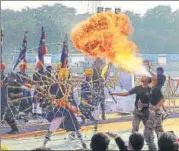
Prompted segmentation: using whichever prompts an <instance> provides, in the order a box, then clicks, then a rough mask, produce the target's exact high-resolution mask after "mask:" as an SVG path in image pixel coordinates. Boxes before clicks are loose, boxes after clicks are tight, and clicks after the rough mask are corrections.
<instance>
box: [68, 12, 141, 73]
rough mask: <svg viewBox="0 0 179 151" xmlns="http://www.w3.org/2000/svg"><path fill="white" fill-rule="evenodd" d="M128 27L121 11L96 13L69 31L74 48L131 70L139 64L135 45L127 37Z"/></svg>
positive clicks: (127, 22) (129, 32)
mask: <svg viewBox="0 0 179 151" xmlns="http://www.w3.org/2000/svg"><path fill="white" fill-rule="evenodd" d="M131 31H132V26H131V24H130V20H129V18H128V16H127V15H125V14H122V13H120V14H114V13H112V12H105V13H99V14H95V15H93V16H91V17H90V18H89V19H87V20H86V21H83V22H82V23H80V24H78V25H77V26H76V27H75V28H74V29H73V30H72V33H71V39H72V42H73V45H74V47H75V48H76V49H77V50H79V51H81V52H82V53H84V54H85V55H87V56H90V57H100V58H105V59H107V60H108V61H110V62H111V63H114V64H118V65H119V66H120V67H121V68H122V69H124V70H126V71H129V72H135V71H137V68H139V67H140V66H141V65H142V59H141V58H138V57H137V53H138V51H137V46H136V45H135V43H134V42H132V41H130V40H128V36H129V35H130V34H131Z"/></svg>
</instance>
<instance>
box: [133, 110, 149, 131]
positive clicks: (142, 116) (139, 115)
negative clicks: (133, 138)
mask: <svg viewBox="0 0 179 151" xmlns="http://www.w3.org/2000/svg"><path fill="white" fill-rule="evenodd" d="M148 117H149V110H148V109H146V110H145V111H138V110H137V109H135V110H134V112H133V120H132V133H134V132H138V131H139V126H140V122H141V121H142V122H143V124H144V126H145V125H146V122H147V120H148Z"/></svg>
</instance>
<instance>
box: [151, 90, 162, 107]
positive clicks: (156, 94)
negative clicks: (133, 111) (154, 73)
mask: <svg viewBox="0 0 179 151" xmlns="http://www.w3.org/2000/svg"><path fill="white" fill-rule="evenodd" d="M163 98H164V96H163V94H162V92H161V90H160V89H159V88H158V87H155V88H152V89H151V92H150V103H151V104H152V105H154V106H155V105H157V104H158V103H159V102H160V100H162V99H163Z"/></svg>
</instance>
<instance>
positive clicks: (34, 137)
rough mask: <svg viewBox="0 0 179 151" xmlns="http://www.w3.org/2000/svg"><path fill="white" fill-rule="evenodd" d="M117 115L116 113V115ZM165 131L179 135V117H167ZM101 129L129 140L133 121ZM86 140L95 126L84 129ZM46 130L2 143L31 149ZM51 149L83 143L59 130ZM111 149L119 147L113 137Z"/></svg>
mask: <svg viewBox="0 0 179 151" xmlns="http://www.w3.org/2000/svg"><path fill="white" fill-rule="evenodd" d="M114 116H116V115H114ZM163 125H164V129H165V131H170V130H173V131H175V133H176V134H177V136H178V137H179V129H178V125H179V118H175V119H167V120H165V121H164V122H163ZM99 131H102V132H106V131H112V132H115V133H118V134H120V135H121V137H122V138H123V139H124V140H125V141H127V140H128V137H129V135H130V131H131V121H128V122H116V123H108V124H102V125H100V128H99ZM140 131H141V132H143V125H142V124H141V126H140ZM82 132H83V135H84V139H85V142H86V143H87V144H88V148H89V142H90V138H91V136H92V135H93V128H92V126H86V127H83V129H82ZM44 134H45V131H38V132H37V131H36V132H31V133H30V134H28V133H27V134H20V135H16V136H14V138H12V137H9V138H8V137H7V136H3V137H2V142H1V143H2V144H4V145H6V146H8V147H9V149H11V150H22V149H23V150H29V149H33V148H36V147H40V146H41V145H42V142H43V138H44ZM47 146H48V147H50V148H51V149H54V150H72V149H80V148H81V145H80V143H79V141H78V140H77V139H76V140H74V141H71V140H70V139H69V138H68V133H65V132H64V131H61V130H59V131H58V132H56V133H55V134H54V135H53V136H52V137H51V141H50V142H49V144H48V145H47ZM145 148H146V146H145ZM110 149H117V147H116V145H115V142H114V141H113V140H112V139H111V142H110Z"/></svg>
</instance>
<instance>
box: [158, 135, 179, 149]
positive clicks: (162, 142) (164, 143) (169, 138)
mask: <svg viewBox="0 0 179 151" xmlns="http://www.w3.org/2000/svg"><path fill="white" fill-rule="evenodd" d="M158 146H159V150H160V151H178V149H179V144H178V142H177V137H176V136H175V134H174V133H172V132H166V133H163V134H161V136H160V137H159V140H158Z"/></svg>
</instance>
